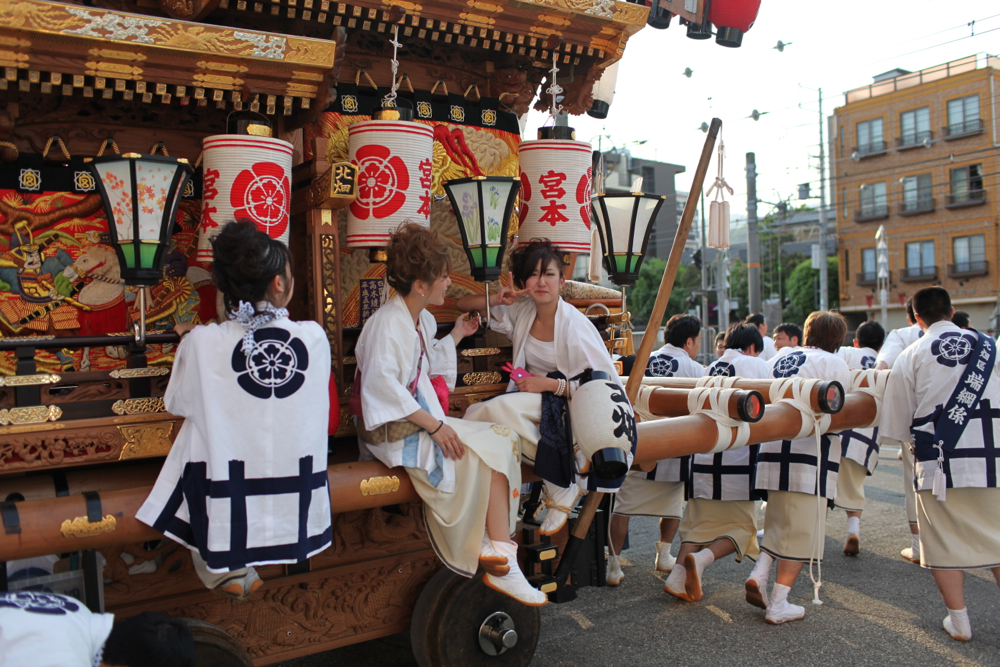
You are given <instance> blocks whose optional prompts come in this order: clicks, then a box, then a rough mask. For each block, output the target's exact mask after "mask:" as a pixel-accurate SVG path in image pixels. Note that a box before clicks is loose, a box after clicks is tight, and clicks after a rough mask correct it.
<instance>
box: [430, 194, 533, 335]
mask: <svg viewBox="0 0 1000 667" xmlns="http://www.w3.org/2000/svg"><path fill="white" fill-rule="evenodd" d="M444 189H445V191H446V192H447V193H448V199H449V200H451V207H452V208H453V209H454V210H455V216H456V217H457V218H458V229H459V230H460V231H461V233H462V245H463V246H465V254H466V256H467V257H468V258H469V267H470V268H471V272H472V277H473V278H474V279H476V280H478V281H479V282H483V283H486V308H487V318H486V321H487V322H489V303H490V281H491V280H496V279H497V278H499V277H500V266H501V264H503V253H504V250H505V249H506V247H507V230H508V228H509V227H510V216H511V213H512V212H513V209H514V199H516V198H517V193H518V192H519V191H520V189H521V181H520V179H517V178H513V177H509V176H473V177H472V178H458V179H455V180H451V181H445V183H444Z"/></svg>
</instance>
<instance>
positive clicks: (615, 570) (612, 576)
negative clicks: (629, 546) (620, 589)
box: [604, 555, 625, 586]
mask: <svg viewBox="0 0 1000 667" xmlns="http://www.w3.org/2000/svg"><path fill="white" fill-rule="evenodd" d="M624 578H625V573H624V572H622V564H621V561H619V560H618V556H614V555H612V556H611V557H610V558H608V571H607V574H606V575H605V578H604V580H605V581H606V582H607V584H608V586H617V585H619V584H620V583H622V579H624Z"/></svg>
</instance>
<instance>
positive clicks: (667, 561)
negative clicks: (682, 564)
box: [656, 542, 677, 572]
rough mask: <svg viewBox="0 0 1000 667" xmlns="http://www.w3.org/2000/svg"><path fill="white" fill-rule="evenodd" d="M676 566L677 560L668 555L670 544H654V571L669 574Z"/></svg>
mask: <svg viewBox="0 0 1000 667" xmlns="http://www.w3.org/2000/svg"><path fill="white" fill-rule="evenodd" d="M676 564H677V559H676V558H674V556H673V554H671V553H670V542H657V543H656V571H657V572H670V571H671V570H673V569H674V565H676Z"/></svg>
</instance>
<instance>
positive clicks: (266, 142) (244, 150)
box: [195, 134, 292, 262]
mask: <svg viewBox="0 0 1000 667" xmlns="http://www.w3.org/2000/svg"><path fill="white" fill-rule="evenodd" d="M202 146H203V147H204V149H205V153H204V157H203V158H202V159H203V162H202V164H203V169H204V171H203V179H204V180H203V185H202V193H203V196H202V200H201V232H200V234H199V235H198V251H197V254H196V255H195V257H196V259H198V260H199V261H204V262H211V261H212V239H213V238H215V237H216V236H217V235H218V233H219V232H220V231H222V227H223V226H224V225H225V224H226V223H227V222H230V221H232V220H241V219H243V220H252V221H253V222H254V223H255V224H256V225H257V229H259V230H260V231H262V232H265V233H266V234H267V235H268V236H270V237H271V238H272V239H278V240H280V241H281V242H282V243H285V244H286V245H287V244H288V223H289V215H290V212H291V203H292V202H291V200H292V145H291V144H290V143H288V142H287V141H282V140H281V139H272V138H270V137H253V136H248V135H241V134H218V135H215V136H212V137H206V138H205V140H204V141H203V143H202Z"/></svg>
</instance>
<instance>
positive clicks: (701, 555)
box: [691, 549, 715, 572]
mask: <svg viewBox="0 0 1000 667" xmlns="http://www.w3.org/2000/svg"><path fill="white" fill-rule="evenodd" d="M691 556H692V558H694V559H695V560H696V561H700V564H701V567H700V568H698V570H699V572H700V571H702V570H704V569H705V568H706V567H708V566H709V565H711V564H712V563H714V562H715V554H714V553H712V550H711V549H702V550H701V551H698V552H695V553H693V554H691Z"/></svg>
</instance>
